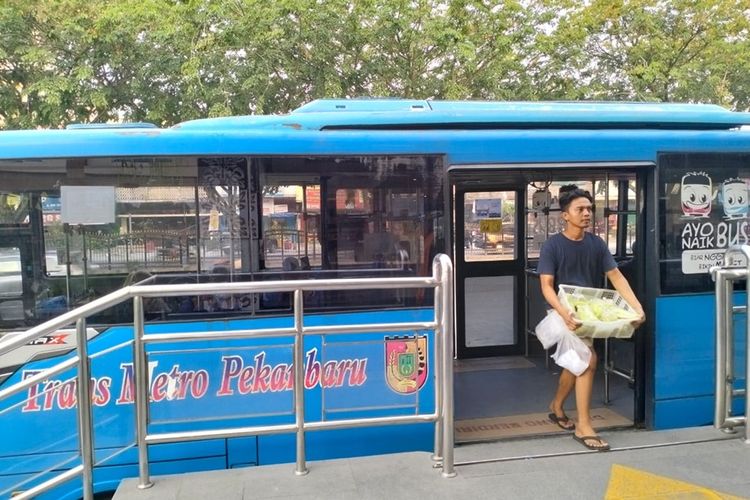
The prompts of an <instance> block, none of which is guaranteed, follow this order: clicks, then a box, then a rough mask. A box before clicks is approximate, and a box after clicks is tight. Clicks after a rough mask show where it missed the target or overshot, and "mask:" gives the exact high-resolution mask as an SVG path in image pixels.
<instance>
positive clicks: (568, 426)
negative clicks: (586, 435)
mask: <svg viewBox="0 0 750 500" xmlns="http://www.w3.org/2000/svg"><path fill="white" fill-rule="evenodd" d="M547 417H548V418H549V419H550V420H551V421H552V423H553V424H557V426H558V427H560V428H561V429H562V430H564V431H574V430H575V428H576V424H574V423H573V422H571V421H570V419H569V418H568V416H567V415H566V414H564V413H563V416H562V417H558V416H557V415H555V414H554V413H550V414H549V415H547Z"/></svg>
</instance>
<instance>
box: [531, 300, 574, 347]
mask: <svg viewBox="0 0 750 500" xmlns="http://www.w3.org/2000/svg"><path fill="white" fill-rule="evenodd" d="M565 332H568V333H572V332H570V330H568V327H567V326H566V325H565V320H564V319H562V316H560V315H559V314H558V313H557V311H555V310H554V309H550V310H549V311H547V316H545V317H544V319H542V321H540V322H539V324H538V325H536V329H534V333H535V334H536V336H537V338H538V339H539V342H541V343H542V347H544V348H545V349H549V348H550V347H552V346H553V345H555V344H557V343H558V342H559V341H560V339H561V338H562V336H563V335H564V334H565Z"/></svg>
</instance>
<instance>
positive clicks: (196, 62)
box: [0, 0, 750, 129]
mask: <svg viewBox="0 0 750 500" xmlns="http://www.w3.org/2000/svg"><path fill="white" fill-rule="evenodd" d="M360 96H373V97H408V98H424V99H430V98H432V99H497V100H542V99H609V100H613V99H614V100H622V99H628V100H660V101H662V100H663V101H686V102H712V103H717V104H721V105H724V106H727V107H731V108H734V109H738V110H745V109H748V108H750V0H670V1H666V0H591V1H589V2H577V1H574V0H496V1H489V0H358V1H351V0H274V1H270V2H269V1H267V0H182V1H176V0H119V1H117V2H112V1H106V0H36V1H34V2H28V1H26V0H4V1H3V2H2V3H0V127H2V128H9V129H12V128H30V127H63V126H65V125H66V124H68V123H71V122H83V123H86V122H104V121H118V120H133V121H150V122H153V123H156V124H158V125H162V126H167V125H172V124H175V123H178V122H181V121H184V120H190V119H195V118H203V117H210V116H224V115H238V114H251V113H256V114H259V113H284V112H288V111H290V110H292V109H294V108H296V107H298V106H299V105H301V104H303V103H305V102H308V101H310V100H312V99H316V98H321V97H360Z"/></svg>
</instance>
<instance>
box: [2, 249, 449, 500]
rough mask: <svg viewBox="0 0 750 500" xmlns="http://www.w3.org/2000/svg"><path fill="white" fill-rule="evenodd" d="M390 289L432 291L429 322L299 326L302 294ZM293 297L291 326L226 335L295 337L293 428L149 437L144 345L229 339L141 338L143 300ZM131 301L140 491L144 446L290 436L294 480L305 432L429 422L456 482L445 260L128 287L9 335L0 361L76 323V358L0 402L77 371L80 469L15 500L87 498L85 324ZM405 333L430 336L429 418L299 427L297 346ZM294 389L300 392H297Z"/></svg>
mask: <svg viewBox="0 0 750 500" xmlns="http://www.w3.org/2000/svg"><path fill="white" fill-rule="evenodd" d="M395 288H401V289H403V288H433V289H434V290H435V305H434V319H433V321H430V322H411V323H384V324H369V325H362V324H359V325H336V326H331V327H321V326H315V327H313V326H310V327H305V325H304V304H303V292H305V291H318V290H361V289H366V290H371V289H395ZM268 292H292V293H293V294H294V301H293V303H294V308H293V309H294V327H293V328H275V329H265V330H255V331H253V330H241V331H232V332H231V334H232V335H231V338H251V337H256V338H257V337H279V336H290V335H294V337H295V341H294V362H293V365H294V377H295V378H294V403H295V404H294V406H295V423H294V424H293V425H292V424H283V425H275V426H255V427H240V428H232V429H213V430H203V431H192V432H175V433H161V434H148V433H147V427H148V422H149V396H148V373H147V371H148V360H147V355H146V349H145V347H146V345H147V344H150V343H158V342H166V341H171V342H174V341H178V340H181V341H198V340H207V339H212V340H216V339H226V338H228V337H229V335H228V334H229V333H230V332H187V333H182V334H181V333H177V334H169V335H164V334H146V333H145V321H144V309H143V298H144V297H171V296H183V295H201V294H218V293H222V294H240V293H268ZM130 299H132V300H133V330H134V342H133V361H134V391H135V405H136V433H137V440H136V443H137V446H138V459H139V468H138V470H139V482H138V487H139V488H148V487H150V486H151V485H152V482H151V479H150V475H149V464H148V445H149V444H153V443H166V442H177V441H189V440H195V439H206V438H211V437H217V436H222V437H238V436H247V435H257V434H274V433H284V432H290V431H294V432H296V434H297V442H296V456H297V459H296V466H295V474H298V475H302V474H306V473H307V468H306V463H305V431H306V430H309V431H315V430H322V429H343V428H353V427H362V426H368V425H393V424H403V423H418V422H435V424H436V425H435V451H434V455H433V457H434V458H435V459H437V460H441V461H442V468H443V472H442V475H443V477H453V476H455V470H454V457H453V437H454V436H453V307H454V305H453V265H452V263H451V261H450V258H449V257H448V256H447V255H443V254H440V255H438V256H436V257H435V259H434V260H433V265H432V276H430V277H414V278H370V279H322V280H285V281H268V282H234V283H204V284H176V285H133V286H128V287H125V288H122V289H120V290H117V291H115V292H113V293H110V294H108V295H106V296H104V297H101V298H99V299H96V300H94V301H92V302H89V303H88V304H85V305H83V306H81V307H79V308H77V309H74V310H72V311H69V312H67V313H64V314H62V315H60V316H58V317H57V318H55V319H52V320H50V321H47V322H45V323H42V324H40V325H38V326H35V327H33V328H30V329H29V330H27V331H26V332H24V333H21V334H14V335H8V336H5V337H3V338H2V340H0V355H2V354H5V353H7V352H10V351H12V350H14V349H16V348H18V347H21V346H24V345H26V344H28V343H29V342H32V341H34V340H36V339H37V338H39V337H42V336H44V335H48V334H50V333H52V332H54V331H56V330H58V329H60V328H64V327H66V326H68V325H71V324H73V323H75V325H76V334H77V340H78V344H77V347H76V349H77V351H78V352H77V355H76V356H74V357H72V358H70V359H67V360H65V361H63V362H61V363H58V364H56V365H55V366H52V367H50V368H47V369H46V370H44V371H43V372H41V373H39V374H36V375H35V376H33V377H30V378H27V379H25V380H22V381H20V382H18V383H16V384H14V385H12V386H10V387H7V388H5V389H3V390H2V391H0V400H2V399H5V398H7V397H9V396H11V395H13V394H17V393H19V392H21V391H23V390H25V389H27V388H28V387H30V386H31V385H34V384H35V383H38V382H39V381H41V380H44V379H46V378H48V377H50V376H53V375H55V374H58V373H61V372H63V371H65V370H67V369H70V368H73V367H77V368H78V376H77V383H78V405H77V407H78V427H79V448H80V449H79V452H80V455H81V465H79V466H77V467H75V468H73V469H70V470H68V471H66V472H63V473H61V474H59V475H57V476H55V477H53V478H51V479H49V480H47V481H46V482H44V483H42V484H39V485H37V486H35V487H34V488H32V489H29V490H27V491H25V492H22V493H21V494H19V495H17V496H15V497H14V498H18V499H25V498H31V497H33V496H34V495H38V494H40V493H42V492H44V491H47V490H49V489H51V488H53V487H55V486H57V485H59V484H61V483H63V482H65V481H67V480H69V479H73V478H75V477H78V476H82V478H83V498H84V499H85V500H89V499H92V498H93V484H92V482H93V455H94V450H93V442H92V429H93V422H92V419H93V413H92V407H91V404H92V403H91V397H90V390H89V383H90V382H89V381H90V371H89V367H90V357H89V354H88V351H87V337H86V319H87V318H88V317H89V316H91V315H93V314H96V313H98V312H101V311H103V310H105V309H108V308H110V307H113V306H116V305H118V304H120V303H122V302H125V301H127V300H130ZM405 330H406V331H410V330H433V331H434V332H435V342H433V349H434V353H433V355H434V359H435V364H436V369H435V371H434V373H435V374H436V375H435V377H436V378H435V380H436V382H435V411H434V412H433V413H431V414H417V415H410V416H394V417H377V418H369V419H349V420H339V421H324V422H305V420H304V367H303V364H304V352H303V339H304V336H305V335H312V334H322V333H325V334H338V333H349V334H356V333H365V332H370V333H374V332H389V331H405ZM298 388H300V389H298Z"/></svg>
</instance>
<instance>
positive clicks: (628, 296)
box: [607, 268, 646, 326]
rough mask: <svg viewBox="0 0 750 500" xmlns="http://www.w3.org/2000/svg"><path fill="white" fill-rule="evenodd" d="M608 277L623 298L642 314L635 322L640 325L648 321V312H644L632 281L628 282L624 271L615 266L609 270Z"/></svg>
mask: <svg viewBox="0 0 750 500" xmlns="http://www.w3.org/2000/svg"><path fill="white" fill-rule="evenodd" d="M607 279H608V280H609V282H610V283H612V286H613V287H615V290H617V292H618V293H619V294H620V295H621V296H622V298H623V299H625V302H627V303H628V304H630V307H632V308H633V309H634V310H635V312H636V313H638V314H640V316H641V317H640V318H638V319H637V320H636V321H635V322H634V324H635V325H636V326H638V325H640V324H641V323H643V322H644V321H646V314H645V313H644V312H643V306H642V305H641V303H640V302H639V301H638V298H637V297H636V296H635V293H634V292H633V289H632V288H630V283H628V280H626V279H625V276H623V275H622V272H620V270H619V269H617V268H614V269H612V270H611V271H608V272H607Z"/></svg>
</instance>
